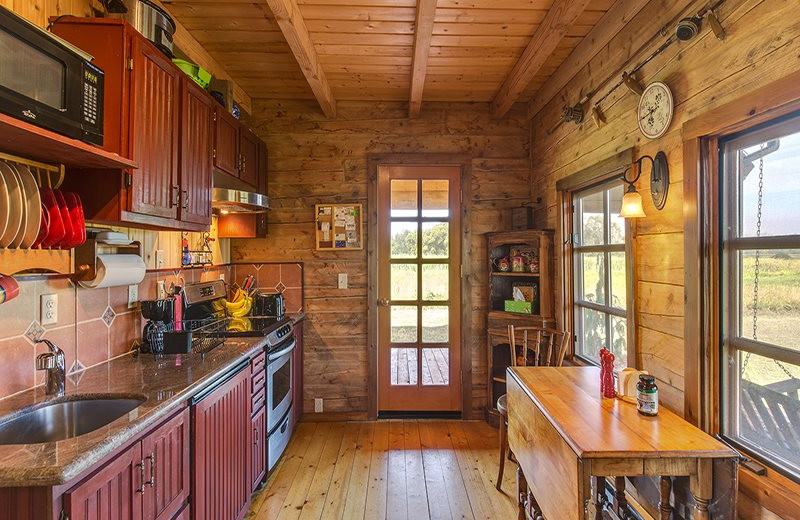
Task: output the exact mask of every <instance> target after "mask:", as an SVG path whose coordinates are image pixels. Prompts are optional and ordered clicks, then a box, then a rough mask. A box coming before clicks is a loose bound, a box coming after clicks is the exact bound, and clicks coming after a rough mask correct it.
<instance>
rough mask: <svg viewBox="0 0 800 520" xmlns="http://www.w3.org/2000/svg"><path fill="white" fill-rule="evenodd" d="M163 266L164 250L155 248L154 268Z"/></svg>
mask: <svg viewBox="0 0 800 520" xmlns="http://www.w3.org/2000/svg"><path fill="white" fill-rule="evenodd" d="M163 268H164V250H163V249H156V269H163Z"/></svg>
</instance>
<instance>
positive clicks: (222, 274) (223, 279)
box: [219, 273, 225, 282]
mask: <svg viewBox="0 0 800 520" xmlns="http://www.w3.org/2000/svg"><path fill="white" fill-rule="evenodd" d="M219 279H220V280H222V281H223V282H224V281H225V274H224V273H219Z"/></svg>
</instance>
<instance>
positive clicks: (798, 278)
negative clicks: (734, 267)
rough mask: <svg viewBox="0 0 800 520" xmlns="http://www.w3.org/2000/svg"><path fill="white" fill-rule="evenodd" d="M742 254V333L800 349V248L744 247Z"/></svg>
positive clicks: (740, 263)
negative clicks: (759, 248) (758, 248)
mask: <svg viewBox="0 0 800 520" xmlns="http://www.w3.org/2000/svg"><path fill="white" fill-rule="evenodd" d="M739 258H740V261H739V266H740V267H739V269H740V273H741V278H740V280H741V286H740V289H739V296H740V303H739V310H738V312H739V336H740V337H743V338H747V339H756V340H758V341H761V342H764V343H770V344H772V345H778V346H781V347H787V348H791V349H795V350H800V249H783V250H780V249H765V250H762V251H752V250H749V251H741V252H740V253H739ZM756 264H758V296H757V297H756V296H755V287H756ZM754 323H755V325H756V326H755V330H754V327H753V325H754Z"/></svg>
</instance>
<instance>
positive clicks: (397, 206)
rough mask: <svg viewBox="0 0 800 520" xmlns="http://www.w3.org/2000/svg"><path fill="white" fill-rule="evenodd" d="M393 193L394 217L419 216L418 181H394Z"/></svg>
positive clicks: (392, 213)
mask: <svg viewBox="0 0 800 520" xmlns="http://www.w3.org/2000/svg"><path fill="white" fill-rule="evenodd" d="M391 192H392V194H391V198H392V207H391V216H392V217H416V216H417V215H418V214H419V208H418V207H417V181H416V180H404V179H393V180H392V183H391Z"/></svg>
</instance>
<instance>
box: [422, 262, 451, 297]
mask: <svg viewBox="0 0 800 520" xmlns="http://www.w3.org/2000/svg"><path fill="white" fill-rule="evenodd" d="M449 276H450V266H448V265H447V264H423V265H422V299H423V300H426V301H446V300H447V299H448V292H449V291H448V288H449V283H450V280H449Z"/></svg>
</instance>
